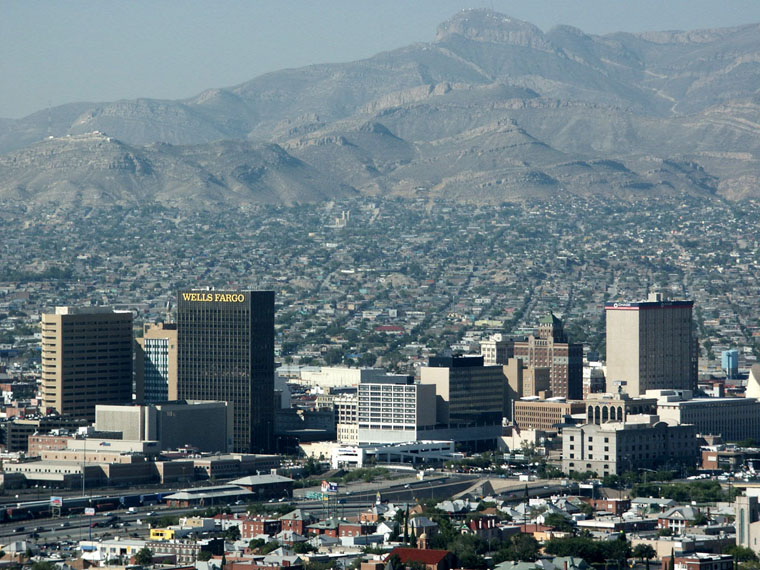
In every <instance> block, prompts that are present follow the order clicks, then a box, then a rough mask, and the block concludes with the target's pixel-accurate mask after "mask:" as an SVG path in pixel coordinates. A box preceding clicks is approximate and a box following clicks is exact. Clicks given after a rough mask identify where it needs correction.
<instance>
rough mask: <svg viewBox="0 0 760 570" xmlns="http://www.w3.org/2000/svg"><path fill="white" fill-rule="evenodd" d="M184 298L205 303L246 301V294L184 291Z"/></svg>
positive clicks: (184, 299)
mask: <svg viewBox="0 0 760 570" xmlns="http://www.w3.org/2000/svg"><path fill="white" fill-rule="evenodd" d="M182 300H183V301H190V302H204V303H208V302H216V303H244V302H245V295H243V294H242V293H182Z"/></svg>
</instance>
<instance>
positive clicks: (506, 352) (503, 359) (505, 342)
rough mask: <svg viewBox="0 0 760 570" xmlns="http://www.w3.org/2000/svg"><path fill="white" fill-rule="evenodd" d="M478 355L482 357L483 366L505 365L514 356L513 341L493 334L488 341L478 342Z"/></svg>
mask: <svg viewBox="0 0 760 570" xmlns="http://www.w3.org/2000/svg"><path fill="white" fill-rule="evenodd" d="M480 354H481V355H483V366H496V365H497V364H506V363H507V360H509V359H510V358H512V357H514V355H515V341H514V339H512V338H507V337H505V336H503V335H501V334H495V335H493V336H492V337H491V338H489V339H488V340H482V341H480Z"/></svg>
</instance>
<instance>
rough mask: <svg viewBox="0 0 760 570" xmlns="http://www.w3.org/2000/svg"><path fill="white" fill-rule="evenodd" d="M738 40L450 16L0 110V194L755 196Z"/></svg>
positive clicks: (759, 42) (127, 197)
mask: <svg viewBox="0 0 760 570" xmlns="http://www.w3.org/2000/svg"><path fill="white" fill-rule="evenodd" d="M758 54H760V26H758V25H748V26H742V27H738V28H731V29H717V30H700V31H688V32H650V33H645V34H623V33H619V34H611V35H607V36H594V35H589V34H585V33H584V32H582V31H581V30H578V29H576V28H572V27H568V26H560V27H557V28H554V29H552V30H550V31H548V32H546V33H544V32H542V31H541V30H540V29H538V28H537V27H535V26H533V25H532V24H529V23H527V22H521V21H519V20H515V19H512V18H509V17H507V16H504V15H502V14H498V13H495V12H492V11H488V10H472V11H465V12H461V13H460V14H458V15H456V16H455V17H454V18H452V19H451V20H449V21H447V22H445V23H443V24H441V25H440V26H439V28H438V30H437V33H436V35H435V39H434V41H432V42H430V43H425V44H415V45H412V46H408V47H405V48H401V49H398V50H395V51H392V52H387V53H382V54H378V55H377V56H375V57H372V58H370V59H367V60H362V61H356V62H351V63H344V64H326V65H314V66H309V67H305V68H301V69H291V70H284V71H280V72H275V73H270V74H267V75H263V76H261V77H257V78H256V79H253V80H252V81H249V82H247V83H244V84H242V85H238V86H236V87H232V88H226V89H210V90H208V91H206V92H204V93H201V94H200V95H198V96H197V97H194V98H191V99H188V100H184V101H158V100H149V99H139V100H133V101H118V102H114V103H103V104H91V103H80V104H71V105H65V106H61V107H57V108H54V109H51V110H50V111H49V112H48V111H45V112H40V113H36V114H33V115H30V116H28V117H26V118H23V119H19V120H3V121H0V152H2V153H4V154H2V155H0V199H6V200H18V199H24V200H30V201H31V202H37V201H39V202H46V201H57V202H60V203H62V204H66V203H69V202H71V203H77V202H79V201H87V202H92V203H96V202H98V201H108V200H115V201H122V202H130V201H134V200H156V201H160V202H162V203H171V204H177V205H186V206H189V207H207V206H209V205H213V204H225V205H235V204H238V203H240V204H245V203H249V202H257V201H264V202H293V201H312V200H321V199H327V198H332V197H339V196H346V195H350V194H351V193H352V192H356V191H358V192H362V193H366V194H383V195H402V196H420V195H424V196H431V197H436V196H447V197H456V198H459V199H462V200H473V201H481V202H500V201H504V200H512V199H522V198H525V197H528V196H545V197H551V196H552V195H554V194H555V193H557V192H571V193H577V194H588V193H593V194H609V195H610V196H616V197H620V198H624V199H635V198H641V197H646V196H649V195H652V194H659V193H680V192H686V193H691V194H700V195H707V196H712V195H715V196H723V197H726V198H729V199H744V198H751V197H758V196H759V195H760V185H758V181H759V178H760V164H759V163H758V156H760V136H758V135H760V95H758V93H757V90H758V85H760V56H758ZM96 131H97V132H101V133H107V135H93V134H91V133H94V132H96ZM49 136H52V137H54V138H51V139H48V138H47V137H49ZM93 141H97V142H93ZM219 141H226V142H219Z"/></svg>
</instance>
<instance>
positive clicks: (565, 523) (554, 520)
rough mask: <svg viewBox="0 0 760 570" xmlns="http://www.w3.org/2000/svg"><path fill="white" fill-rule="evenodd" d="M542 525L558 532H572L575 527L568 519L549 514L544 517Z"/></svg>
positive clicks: (556, 514)
mask: <svg viewBox="0 0 760 570" xmlns="http://www.w3.org/2000/svg"><path fill="white" fill-rule="evenodd" d="M544 524H545V525H546V526H550V527H552V528H554V529H555V530H557V531H559V532H573V530H575V527H574V526H573V523H571V522H570V521H569V520H568V518H567V517H566V516H565V515H563V514H561V513H550V514H548V515H546V516H545V517H544Z"/></svg>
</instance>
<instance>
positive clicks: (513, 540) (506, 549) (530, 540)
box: [493, 532, 539, 564]
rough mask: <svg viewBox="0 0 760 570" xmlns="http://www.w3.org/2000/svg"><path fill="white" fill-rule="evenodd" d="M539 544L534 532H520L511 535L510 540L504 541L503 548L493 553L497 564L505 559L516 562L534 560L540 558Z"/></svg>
mask: <svg viewBox="0 0 760 570" xmlns="http://www.w3.org/2000/svg"><path fill="white" fill-rule="evenodd" d="M538 551H539V544H538V541H537V540H536V539H535V538H534V537H533V535H532V534H526V533H522V532H521V533H518V534H515V535H513V536H512V537H510V539H509V542H507V543H506V544H504V543H502V546H501V548H499V550H497V551H496V552H495V553H494V554H493V560H494V562H495V563H496V564H499V563H500V562H504V561H505V560H512V561H515V562H521V561H522V562H534V561H535V560H537V559H538Z"/></svg>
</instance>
